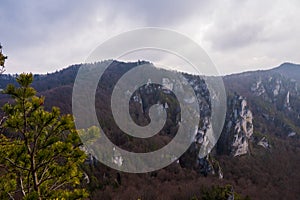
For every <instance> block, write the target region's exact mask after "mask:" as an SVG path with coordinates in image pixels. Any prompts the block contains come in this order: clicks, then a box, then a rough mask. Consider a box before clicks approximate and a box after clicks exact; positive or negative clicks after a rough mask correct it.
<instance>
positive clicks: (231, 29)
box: [0, 0, 300, 74]
mask: <svg viewBox="0 0 300 200" xmlns="http://www.w3.org/2000/svg"><path fill="white" fill-rule="evenodd" d="M299 8H300V3H299V1H297V0H290V1H288V2H284V1H279V0H278V1H269V0H267V1H258V0H248V1H247V0H242V1H234V0H233V1H204V0H201V1H199V0H187V1H180V0H178V1H172V0H166V1H159V0H153V1H146V0H145V1H143V0H128V1H109V0H107V1H106V0H104V1H84V2H83V1H66V0H65V1H58V0H57V1H52V0H51V1H50V0H46V1H37V0H28V1H16V0H2V1H1V5H0V25H1V31H0V42H1V43H2V45H3V51H4V53H5V54H7V55H8V57H9V59H8V60H7V64H6V65H7V71H8V72H9V73H19V72H23V71H24V72H34V73H46V72H51V71H55V70H58V69H61V68H64V67H67V66H68V65H70V64H74V63H82V62H84V60H85V59H86V57H87V56H88V55H89V53H90V52H91V51H92V50H93V49H94V48H95V47H97V46H98V45H99V44H100V43H101V42H103V41H105V40H107V39H108V38H110V37H112V36H114V35H116V34H119V33H122V32H124V31H128V30H131V29H134V28H140V27H147V26H155V27H163V28H169V29H173V30H175V31H178V32H181V33H183V34H185V35H187V36H189V37H191V38H192V39H193V40H195V41H196V42H197V43H199V45H200V46H202V47H203V48H204V49H205V50H206V51H207V53H208V55H209V56H210V57H211V59H212V60H213V62H214V63H215V64H216V65H217V67H218V69H219V71H220V73H222V74H229V73H234V72H241V71H245V70H252V69H263V68H270V67H274V66H277V65H279V64H280V63H282V62H285V61H289V62H295V63H300V57H299V53H298V52H299V49H300V37H299V35H300V26H299V25H298V24H299V21H300V13H299Z"/></svg>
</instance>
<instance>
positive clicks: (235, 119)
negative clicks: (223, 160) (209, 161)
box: [217, 94, 253, 156]
mask: <svg viewBox="0 0 300 200" xmlns="http://www.w3.org/2000/svg"><path fill="white" fill-rule="evenodd" d="M252 120H253V117H252V112H251V111H250V110H249V108H248V106H247V101H246V99H245V98H244V97H242V96H240V95H237V94H235V95H234V97H233V98H232V99H231V100H230V101H229V105H228V110H227V118H226V122H225V127H224V129H223V132H222V135H221V137H220V140H219V142H218V146H217V151H218V153H219V154H224V153H225V154H231V155H232V156H240V155H244V154H247V153H249V140H250V138H251V136H252V134H253V122H252Z"/></svg>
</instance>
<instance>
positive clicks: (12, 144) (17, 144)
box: [0, 74, 88, 199]
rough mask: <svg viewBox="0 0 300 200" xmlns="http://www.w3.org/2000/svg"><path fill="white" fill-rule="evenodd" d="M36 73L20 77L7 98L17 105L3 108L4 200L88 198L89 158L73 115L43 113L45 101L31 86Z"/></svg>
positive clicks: (0, 180) (0, 168)
mask: <svg viewBox="0 0 300 200" xmlns="http://www.w3.org/2000/svg"><path fill="white" fill-rule="evenodd" d="M32 81H33V76H32V74H21V75H20V76H19V77H18V78H17V82H18V83H19V85H20V86H19V87H15V86H13V85H8V86H7V88H6V90H5V91H4V93H5V94H8V95H10V96H11V97H12V98H13V99H14V102H13V103H7V104H5V105H4V107H3V111H4V113H5V118H4V119H5V120H4V122H3V124H2V125H1V128H2V132H3V133H4V134H1V135H0V155H1V157H0V199H4V198H5V199H6V198H8V197H10V198H12V199H13V198H14V197H20V196H22V198H24V199H56V198H59V199H78V198H85V197H87V196H88V193H87V192H86V190H85V189H82V188H80V181H81V180H82V178H83V171H82V170H81V167H80V165H81V164H82V163H83V162H84V160H85V158H86V155H85V153H84V152H83V151H82V150H81V149H80V148H79V146H80V143H81V142H80V138H79V136H78V134H77V131H76V129H75V126H74V122H73V118H72V116H71V115H63V116H62V115H61V114H60V110H59V109H58V108H56V107H53V108H52V111H51V112H47V111H45V110H44V108H43V103H44V98H43V97H37V96H36V95H35V94H36V91H35V90H34V89H33V88H32V87H30V84H31V83H32Z"/></svg>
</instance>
